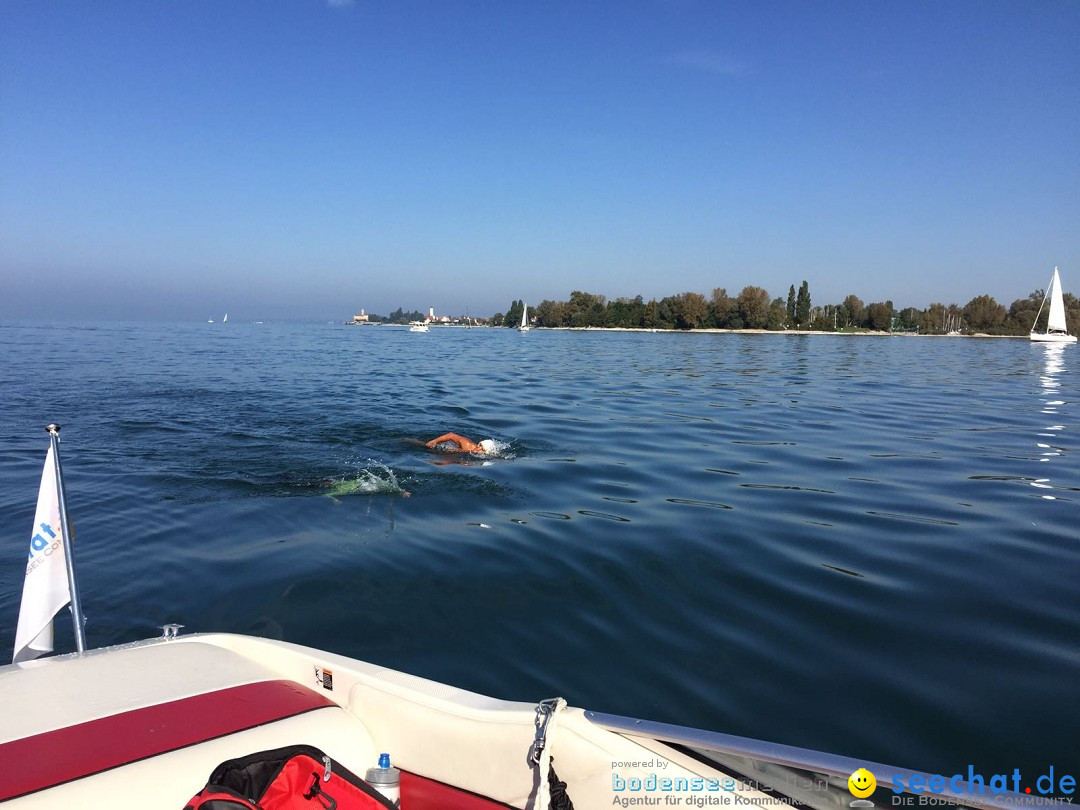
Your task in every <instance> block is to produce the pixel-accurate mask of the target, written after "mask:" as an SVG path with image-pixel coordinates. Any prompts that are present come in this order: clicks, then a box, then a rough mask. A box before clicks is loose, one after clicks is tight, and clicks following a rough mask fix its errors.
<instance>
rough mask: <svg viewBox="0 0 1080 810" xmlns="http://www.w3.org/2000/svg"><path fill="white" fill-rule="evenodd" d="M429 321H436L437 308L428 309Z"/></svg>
mask: <svg viewBox="0 0 1080 810" xmlns="http://www.w3.org/2000/svg"><path fill="white" fill-rule="evenodd" d="M427 319H428V320H429V321H433V320H435V307H428V311H427Z"/></svg>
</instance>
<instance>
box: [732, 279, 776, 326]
mask: <svg viewBox="0 0 1080 810" xmlns="http://www.w3.org/2000/svg"><path fill="white" fill-rule="evenodd" d="M769 303H770V299H769V293H768V292H766V291H765V290H763V289H762V288H761V287H752V286H751V287H743V289H742V292H740V293H739V297H738V298H737V299H736V304H737V306H738V310H739V319H740V320H741V321H742V322H743V326H744V328H746V329H764V328H765V327H766V326H767V325H768V323H769Z"/></svg>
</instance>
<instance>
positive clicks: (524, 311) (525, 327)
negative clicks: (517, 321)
mask: <svg viewBox="0 0 1080 810" xmlns="http://www.w3.org/2000/svg"><path fill="white" fill-rule="evenodd" d="M529 328H530V327H529V305H528V304H522V306H521V326H519V327H518V331H519V332H528V331H529Z"/></svg>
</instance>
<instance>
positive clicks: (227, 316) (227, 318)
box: [221, 312, 229, 323]
mask: <svg viewBox="0 0 1080 810" xmlns="http://www.w3.org/2000/svg"><path fill="white" fill-rule="evenodd" d="M221 322H222V323H228V322H229V313H228V312H226V313H225V317H224V318H222V319H221Z"/></svg>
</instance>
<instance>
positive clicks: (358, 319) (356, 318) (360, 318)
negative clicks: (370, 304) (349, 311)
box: [352, 310, 368, 323]
mask: <svg viewBox="0 0 1080 810" xmlns="http://www.w3.org/2000/svg"><path fill="white" fill-rule="evenodd" d="M352 322H353V323H367V322H368V316H367V313H366V312H364V310H360V314H359V315H353V316H352Z"/></svg>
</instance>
